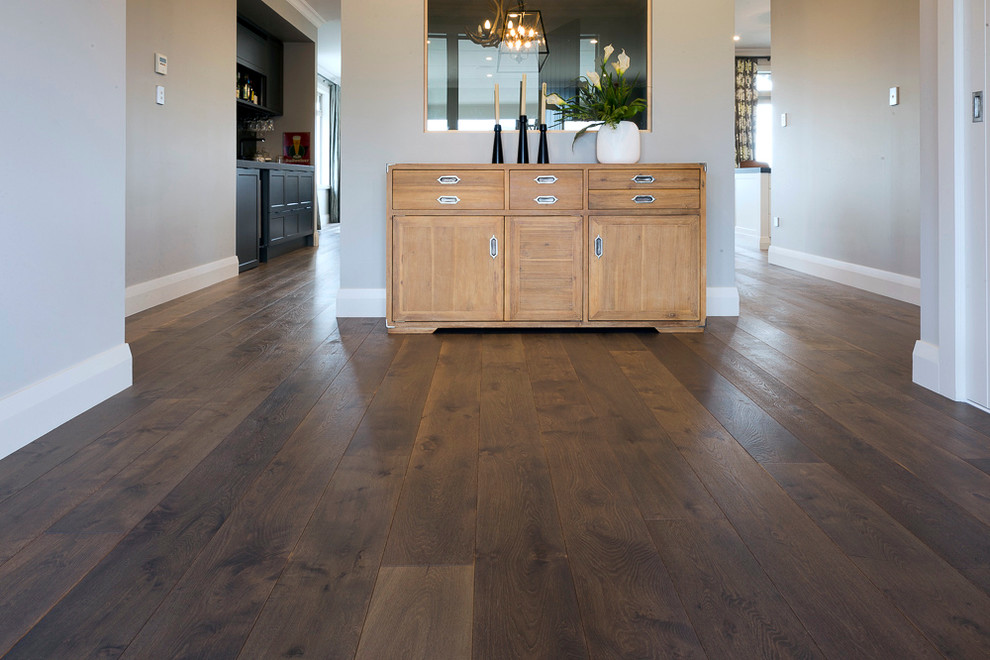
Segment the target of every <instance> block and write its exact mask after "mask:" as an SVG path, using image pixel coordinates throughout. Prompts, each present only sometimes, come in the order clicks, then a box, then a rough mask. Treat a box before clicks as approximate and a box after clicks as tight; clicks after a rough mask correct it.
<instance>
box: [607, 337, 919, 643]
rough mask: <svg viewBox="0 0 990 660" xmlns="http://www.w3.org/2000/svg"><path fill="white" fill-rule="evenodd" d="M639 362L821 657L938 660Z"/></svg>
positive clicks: (741, 457)
mask: <svg viewBox="0 0 990 660" xmlns="http://www.w3.org/2000/svg"><path fill="white" fill-rule="evenodd" d="M661 338H662V336H661ZM668 339H672V340H673V342H678V340H677V339H676V338H673V337H668ZM651 345H652V342H651ZM660 346H661V345H660V344H658V348H659V347H660ZM659 352H660V354H664V351H659ZM638 357H639V359H638V360H635V361H631V360H630V361H627V362H626V363H624V364H623V365H622V366H623V369H624V370H625V371H626V373H627V375H628V376H629V378H630V380H631V381H632V382H633V384H634V385H636V386H637V389H638V390H639V391H640V393H641V395H642V396H643V397H644V400H646V401H647V402H648V403H649V404H650V407H651V408H652V409H653V411H654V413H655V415H656V417H657V420H658V421H659V422H660V424H661V425H663V426H664V428H666V429H667V430H668V431H669V432H670V435H671V439H672V440H673V441H674V442H675V443H676V444H677V447H678V449H679V450H680V451H681V452H682V453H683V454H684V455H685V457H686V458H687V460H688V461H689V462H690V463H691V466H692V467H693V468H694V469H695V471H696V472H697V473H698V475H699V476H700V477H701V479H702V481H703V482H704V484H705V486H706V487H707V488H708V489H709V491H710V492H711V493H712V496H713V497H714V498H715V500H716V502H717V503H718V504H719V506H720V507H721V508H722V510H723V511H724V512H725V514H726V517H727V518H728V520H729V522H730V523H731V524H732V526H733V527H734V528H735V530H736V532H737V533H738V534H739V536H740V538H742V540H743V541H744V542H745V543H746V545H747V547H748V548H749V550H750V552H752V554H753V556H754V557H756V559H757V561H759V563H760V565H761V566H762V568H763V570H764V571H765V572H766V573H767V575H769V576H770V579H771V580H772V581H773V583H774V584H775V585H776V586H777V589H778V590H779V591H780V593H781V594H782V595H783V596H784V598H785V599H786V601H787V603H788V604H789V605H790V607H791V609H793V610H794V612H795V613H796V614H797V616H798V617H799V618H800V620H801V622H802V623H803V624H804V626H805V627H806V629H807V630H808V632H809V633H810V634H811V636H812V638H813V639H814V641H815V643H816V644H817V645H818V647H819V648H820V649H821V650H822V651H823V652H824V653H825V654H826V655H829V656H835V657H938V653H936V652H935V650H934V649H933V648H932V647H931V645H930V644H928V642H927V641H926V640H925V639H924V638H923V637H922V636H921V635H920V634H919V633H918V631H917V630H916V629H915V628H914V627H913V626H912V624H911V623H910V622H909V621H908V620H907V619H905V618H904V616H903V615H902V614H901V613H900V612H898V611H897V609H896V608H894V607H893V606H892V605H891V604H890V603H889V602H888V601H887V600H886V599H885V598H884V596H883V595H882V594H881V593H880V592H879V591H877V589H876V588H875V587H874V586H873V585H871V584H869V583H868V582H866V581H864V580H863V579H862V574H861V573H860V572H859V570H858V568H857V567H856V566H855V564H853V563H852V562H851V561H850V560H849V558H848V557H846V556H845V555H844V554H843V553H841V552H840V551H839V550H838V549H837V548H836V547H835V546H834V545H833V544H832V543H831V542H830V540H829V538H828V537H827V536H826V535H825V534H824V533H823V532H822V530H821V529H820V528H819V527H817V526H816V525H814V524H813V523H812V522H811V520H810V519H809V518H808V517H807V516H806V515H805V514H804V512H803V511H801V509H800V508H799V507H798V506H797V505H796V504H795V503H794V502H793V501H792V500H791V499H790V498H789V497H787V496H786V495H785V494H784V493H783V491H781V489H780V488H779V487H778V485H777V484H776V482H774V481H773V479H772V478H771V477H770V476H769V475H768V474H767V473H766V472H765V471H764V470H763V468H762V466H760V465H759V464H758V463H756V462H755V461H754V460H753V459H752V457H750V456H749V454H747V453H746V452H745V450H744V449H743V448H742V447H741V446H740V445H739V444H738V443H736V442H735V440H734V439H733V438H732V436H731V435H730V434H729V433H728V432H726V431H725V430H724V429H723V428H722V427H721V425H719V424H718V422H717V421H716V419H715V418H714V417H712V416H711V415H710V414H709V413H708V412H707V411H706V410H705V408H704V407H703V406H702V405H701V404H700V403H699V402H698V401H697V400H696V399H695V398H694V397H692V396H691V395H690V393H689V392H688V391H687V390H686V389H685V388H684V386H683V385H681V384H680V383H679V382H678V381H677V379H676V378H675V377H674V375H673V374H672V373H671V372H670V371H669V370H668V369H667V368H666V366H665V364H664V363H662V362H661V361H660V360H659V359H657V360H653V361H646V360H643V359H642V356H638ZM658 357H659V356H658ZM644 383H649V386H648V387H646V386H643V385H641V384H644Z"/></svg>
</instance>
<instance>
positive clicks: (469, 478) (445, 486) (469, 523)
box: [382, 334, 481, 566]
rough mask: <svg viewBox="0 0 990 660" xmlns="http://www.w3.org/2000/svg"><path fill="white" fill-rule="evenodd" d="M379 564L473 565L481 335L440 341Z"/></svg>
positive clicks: (450, 337) (458, 336) (449, 336)
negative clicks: (421, 414) (428, 390)
mask: <svg viewBox="0 0 990 660" xmlns="http://www.w3.org/2000/svg"><path fill="white" fill-rule="evenodd" d="M442 337H443V338H442V341H443V346H442V348H441V349H440V359H439V361H438V362H437V368H436V372H435V374H434V377H433V384H432V385H431V387H430V393H429V395H428V396H427V399H426V408H425V410H424V411H423V420H422V422H421V423H420V426H419V433H418V435H417V437H416V444H415V446H414V447H413V452H412V458H411V459H410V463H409V470H408V472H407V474H406V478H405V481H404V482H403V485H402V495H401V496H400V497H399V505H398V508H397V509H396V511H395V518H394V519H393V520H392V529H391V531H390V532H389V538H388V545H386V546H385V556H384V558H383V560H382V563H383V564H384V565H385V566H403V565H430V564H469V563H471V562H473V561H474V539H475V535H476V530H475V518H476V515H477V504H478V430H479V415H480V412H479V408H480V398H481V337H480V336H479V335H469V334H460V335H457V334H455V335H445V336H442Z"/></svg>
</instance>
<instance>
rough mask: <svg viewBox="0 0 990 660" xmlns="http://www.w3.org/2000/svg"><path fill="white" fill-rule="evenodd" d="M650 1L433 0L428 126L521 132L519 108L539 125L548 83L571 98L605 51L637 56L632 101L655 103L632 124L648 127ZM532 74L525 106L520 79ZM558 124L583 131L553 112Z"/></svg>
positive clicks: (550, 121) (429, 8) (429, 2)
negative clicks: (498, 127)
mask: <svg viewBox="0 0 990 660" xmlns="http://www.w3.org/2000/svg"><path fill="white" fill-rule="evenodd" d="M649 25H650V2H649V0H611V1H610V2H602V0H594V1H592V0H531V1H529V2H520V1H519V0H426V130H427V131H490V130H492V128H493V127H494V125H495V115H496V111H495V102H494V99H495V89H496V85H498V90H499V107H498V117H499V123H500V124H501V125H502V127H503V128H504V129H507V130H513V129H516V128H517V126H516V124H517V119H518V117H519V115H520V114H523V113H521V112H520V110H521V109H524V110H525V114H526V116H527V118H528V121H529V124H530V126H536V125H538V122H539V118H538V117H537V115H538V114H539V102H540V89H541V84H542V83H546V84H547V94H554V93H556V94H559V95H560V96H561V97H563V98H565V99H566V98H572V97H574V95H575V94H576V90H577V85H578V84H579V81H578V78H579V77H580V76H583V75H585V73H586V72H587V71H597V66H598V63H599V62H600V61H601V58H602V55H603V50H604V48H605V47H606V46H608V45H612V46H613V47H614V49H615V54H613V55H612V58H611V59H610V60H609V62H614V61H615V58H616V56H617V55H618V54H619V53H620V52H621V51H623V50H625V52H626V55H628V56H629V59H630V66H629V69H628V71H626V79H627V80H629V81H630V82H632V81H635V82H636V84H635V88H634V91H633V98H636V97H642V98H645V99H646V100H647V109H646V111H644V112H641V113H640V114H639V115H637V117H636V119H635V120H634V121H635V122H636V123H637V124H638V125H639V127H640V128H641V129H647V128H649V116H650V107H649V103H650V101H651V99H650V95H649V94H648V89H649V81H650V71H649V67H648V65H649V61H650V58H649ZM524 75H525V80H526V88H525V107H524V108H521V107H520V96H521V95H522V94H521V90H520V85H521V82H522V80H523V76H524ZM546 124H547V126H548V127H549V128H550V129H556V130H570V131H576V130H579V129H580V128H581V127H582V126H583V124H582V123H579V122H572V121H567V122H563V121H561V118H560V115H559V113H557V112H555V111H554V110H553V109H552V108H550V109H548V111H547V116H546Z"/></svg>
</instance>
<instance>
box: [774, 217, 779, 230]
mask: <svg viewBox="0 0 990 660" xmlns="http://www.w3.org/2000/svg"><path fill="white" fill-rule="evenodd" d="M773 226H774V227H779V226H780V216H779V215H775V216H773Z"/></svg>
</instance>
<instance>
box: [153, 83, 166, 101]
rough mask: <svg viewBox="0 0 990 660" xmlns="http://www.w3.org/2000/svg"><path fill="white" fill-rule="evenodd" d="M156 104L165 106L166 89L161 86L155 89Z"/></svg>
mask: <svg viewBox="0 0 990 660" xmlns="http://www.w3.org/2000/svg"><path fill="white" fill-rule="evenodd" d="M155 103H157V104H158V105H165V88H164V87H162V86H161V85H157V86H156V87H155Z"/></svg>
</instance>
